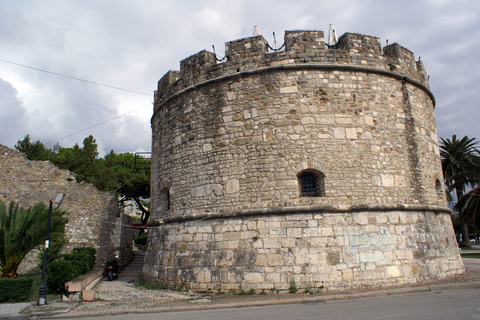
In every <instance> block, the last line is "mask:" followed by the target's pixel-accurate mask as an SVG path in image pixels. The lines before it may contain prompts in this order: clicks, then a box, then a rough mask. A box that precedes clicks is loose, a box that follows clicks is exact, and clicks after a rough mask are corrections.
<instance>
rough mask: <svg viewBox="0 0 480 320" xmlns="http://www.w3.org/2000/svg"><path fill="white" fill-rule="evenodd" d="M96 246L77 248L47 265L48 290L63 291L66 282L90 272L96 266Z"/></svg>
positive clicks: (52, 291)
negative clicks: (61, 258)
mask: <svg viewBox="0 0 480 320" xmlns="http://www.w3.org/2000/svg"><path fill="white" fill-rule="evenodd" d="M95 254H96V251H95V248H91V247H87V248H75V249H73V250H72V252H71V253H69V254H65V255H63V260H58V261H54V262H51V263H49V264H48V266H47V281H46V282H47V290H48V292H49V293H63V292H64V291H65V283H66V282H68V281H70V280H73V279H75V278H76V277H78V276H80V275H82V274H84V273H87V272H89V271H90V270H92V269H93V267H94V266H95Z"/></svg>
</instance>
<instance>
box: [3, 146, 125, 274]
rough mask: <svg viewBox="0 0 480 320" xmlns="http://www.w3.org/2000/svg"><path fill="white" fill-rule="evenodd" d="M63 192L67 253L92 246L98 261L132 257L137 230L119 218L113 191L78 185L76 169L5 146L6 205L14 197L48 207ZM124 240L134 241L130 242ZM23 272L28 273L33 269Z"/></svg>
mask: <svg viewBox="0 0 480 320" xmlns="http://www.w3.org/2000/svg"><path fill="white" fill-rule="evenodd" d="M59 193H65V198H64V200H63V202H62V204H61V207H60V209H63V210H65V211H67V212H68V216H67V218H68V223H67V225H66V228H65V233H66V239H67V243H66V246H65V250H66V251H69V250H71V249H73V248H75V247H88V246H92V247H94V248H96V249H97V264H98V265H102V264H103V263H104V262H105V259H111V258H112V257H113V255H114V254H115V253H119V252H121V253H122V256H121V259H122V263H124V264H126V263H127V262H128V261H130V259H131V258H132V253H131V252H132V250H131V249H132V245H131V240H132V230H131V227H129V226H128V223H129V222H128V221H129V220H128V217H123V215H122V216H120V211H119V207H118V204H117V199H116V197H115V195H114V194H112V193H109V192H100V191H98V190H97V189H96V188H95V187H94V186H93V185H91V184H88V183H77V182H76V176H75V174H74V173H72V172H70V171H68V170H62V169H59V168H57V167H56V166H54V165H53V164H51V163H50V162H49V161H30V160H28V159H26V157H25V155H24V154H23V153H21V152H19V151H17V150H13V149H10V148H8V147H6V146H3V145H0V200H2V201H3V202H4V203H5V204H6V205H8V203H9V202H10V201H15V202H18V203H19V204H20V205H21V206H22V207H24V208H28V207H29V206H32V205H34V204H36V203H38V202H43V203H45V204H46V205H48V201H49V199H55V197H56V195H57V194H59ZM130 225H131V223H130ZM125 238H129V239H130V245H129V246H128V245H127V244H126V243H127V242H128V241H126V240H125ZM122 239H123V242H122ZM29 258H30V259H31V260H32V263H31V264H29V266H30V268H35V266H36V260H35V259H32V257H31V256H30V257H29ZM23 271H28V267H26V268H25V267H24V268H23Z"/></svg>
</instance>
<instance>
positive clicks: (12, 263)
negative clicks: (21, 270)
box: [0, 201, 67, 278]
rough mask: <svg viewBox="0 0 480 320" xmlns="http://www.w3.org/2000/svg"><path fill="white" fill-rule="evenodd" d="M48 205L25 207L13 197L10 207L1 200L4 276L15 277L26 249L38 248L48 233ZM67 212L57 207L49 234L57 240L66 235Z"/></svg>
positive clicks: (0, 256) (0, 261)
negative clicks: (16, 202)
mask: <svg viewBox="0 0 480 320" xmlns="http://www.w3.org/2000/svg"><path fill="white" fill-rule="evenodd" d="M47 220H48V208H47V207H46V206H45V204H43V203H38V204H36V205H34V206H32V207H30V208H28V209H27V210H24V209H23V208H22V207H20V206H19V205H18V204H15V203H14V202H13V201H12V202H10V204H9V205H8V208H7V207H6V206H5V204H4V203H3V202H2V201H0V269H1V272H2V278H16V277H17V269H18V266H19V265H20V262H22V260H23V258H24V257H25V256H26V255H27V253H28V252H29V251H30V250H32V249H34V248H39V247H40V246H41V245H42V244H43V243H44V241H45V238H46V234H47ZM66 222H67V220H66V219H65V218H64V212H63V211H60V210H54V211H53V212H52V220H51V227H50V238H51V240H52V241H54V240H55V239H56V238H61V237H63V235H64V231H65V224H66Z"/></svg>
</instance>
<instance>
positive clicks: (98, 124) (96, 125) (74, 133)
mask: <svg viewBox="0 0 480 320" xmlns="http://www.w3.org/2000/svg"><path fill="white" fill-rule="evenodd" d="M150 104H151V102H149V103H148V104H146V105H144V106H141V107H140V108H137V109H134V110H131V111H128V112H125V113H123V114H121V115H118V116H116V117H114V118H111V119H108V120H105V121H102V122H100V123H97V124H94V125H93V126H90V127H88V128H85V129H82V130H79V131H76V132H73V133H70V134H68V135H66V136H63V137H61V138H58V139H55V140H52V141H48V142H45V144H46V145H47V144H50V143H53V142H57V141H58V140H61V139H65V138H68V137H70V136H73V135H76V134H77V133H80V132H83V131H87V130H89V129H92V128H95V127H98V126H100V125H102V124H105V123H107V122H110V121H112V120H115V119H118V118H120V117H123V116H125V115H127V114H129V113H132V112H135V111H138V110H140V109H143V108H145V107H148V106H149V105H150Z"/></svg>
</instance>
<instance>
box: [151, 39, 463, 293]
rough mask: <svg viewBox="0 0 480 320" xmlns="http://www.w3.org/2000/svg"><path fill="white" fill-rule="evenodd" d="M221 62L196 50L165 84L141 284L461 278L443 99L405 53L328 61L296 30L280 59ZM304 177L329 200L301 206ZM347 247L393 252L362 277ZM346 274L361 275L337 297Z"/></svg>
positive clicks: (353, 50)
mask: <svg viewBox="0 0 480 320" xmlns="http://www.w3.org/2000/svg"><path fill="white" fill-rule="evenodd" d="M225 55H226V58H227V61H226V62H223V63H217V61H216V59H215V55H214V54H213V53H210V52H207V51H201V52H199V53H198V54H195V55H192V56H190V57H188V58H186V59H184V60H183V61H181V63H180V71H170V72H168V73H167V74H166V75H164V76H163V77H162V78H161V79H160V81H159V82H158V90H157V91H156V92H155V107H154V114H153V117H152V121H151V122H152V183H151V212H152V217H151V221H152V223H151V227H155V228H157V229H155V231H153V234H154V236H153V237H151V239H150V241H149V249H148V252H147V261H146V262H147V263H146V265H145V269H144V271H145V273H146V274H147V276H150V277H152V278H155V277H158V278H161V279H162V280H163V281H165V282H166V283H168V284H176V283H177V282H178V281H180V282H182V281H185V282H186V283H187V284H188V285H189V286H191V287H192V288H196V289H212V288H217V287H221V288H229V287H232V286H233V287H234V286H237V285H240V284H242V285H246V284H247V283H248V284H249V285H250V284H251V285H252V288H254V289H261V288H264V289H266V288H271V286H272V285H274V286H275V287H276V288H277V289H278V288H285V287H286V286H288V284H289V279H288V278H290V277H293V276H294V277H295V278H296V277H298V278H299V279H300V281H301V282H303V281H304V282H305V283H307V282H308V283H311V285H314V286H318V285H319V281H320V280H318V279H320V278H323V279H322V280H321V281H323V282H324V286H325V287H329V288H333V289H338V288H340V287H342V286H343V287H362V286H363V287H368V286H374V285H393V284H400V283H412V282H416V281H427V280H431V279H435V278H438V277H445V276H448V275H454V274H459V273H462V272H463V271H464V269H463V264H462V261H461V258H460V255H459V254H458V251H457V250H456V249H455V241H453V240H452V239H453V229H452V228H451V223H450V221H449V219H450V218H449V216H448V214H449V212H450V211H449V210H448V209H447V208H446V199H445V192H444V186H443V175H442V169H441V162H440V156H439V150H438V143H437V135H436V125H435V114H434V107H435V100H434V97H433V95H432V93H431V92H430V90H429V86H428V78H427V76H426V73H425V69H424V67H423V64H422V63H421V62H420V61H415V59H414V55H413V53H412V52H411V51H409V50H408V49H406V48H404V47H402V46H400V45H398V44H396V43H395V44H392V45H390V46H387V47H385V48H383V50H382V48H381V46H380V40H379V39H378V38H376V37H372V36H366V35H360V34H354V33H346V34H344V35H342V36H341V37H340V38H339V43H338V45H337V48H336V49H326V48H325V45H324V38H323V32H322V31H287V32H286V33H285V49H284V51H280V52H269V46H268V43H267V42H266V40H265V39H264V38H263V37H262V36H256V37H251V38H245V39H239V40H235V41H231V42H228V43H226V45H225ZM305 172H313V173H315V174H316V175H317V180H318V181H317V182H316V183H317V184H318V188H319V189H321V192H320V193H319V194H316V195H315V196H305V195H304V194H303V193H302V191H301V189H302V185H301V182H300V179H301V176H302V174H304V173H305ZM352 208H353V209H352ZM413 208H414V209H413ZM306 212H308V214H307V213H306ZM302 213H305V214H302ZM253 216H258V218H255V219H254V218H253ZM357 216H358V217H367V218H366V220H362V221H363V222H365V223H363V222H362V223H359V222H357V221H358V219H360V218H357ZM397 216H400V217H402V220H401V222H398V221H397V220H395V219H396V218H391V217H397ZM327 217H328V218H327ZM422 217H423V218H422ZM362 219H363V218H362ZM333 220H335V221H337V220H338V221H337V223H339V224H340V225H341V226H342V227H338V228H337V227H335V226H334V224H333V223H332V222H331V221H333ZM259 221H263V222H259ZM269 221H270V222H272V225H271V226H270V227H264V224H266V223H267V222H269ZM326 222H328V223H327V224H326V225H325V226H324V225H323V223H326ZM257 223H260V225H257ZM224 228H227V229H224ZM204 230H207V231H204ZM422 230H425V231H422ZM384 231H388V232H386V233H385V232H384ZM242 232H243V233H242ZM352 232H353V233H352ZM361 232H363V238H362V237H361V236H360V233H361ZM402 232H410V233H412V237H413V238H406V237H405V236H403V235H402V234H403V233H402ZM297 233H298V234H297ZM351 233H352V235H353V234H356V233H358V241H359V242H363V241H367V244H366V245H365V247H362V244H359V246H360V248H363V249H365V250H367V247H368V246H369V243H371V241H374V242H375V241H377V240H378V239H382V240H381V241H388V242H389V243H392V246H390V247H388V248H387V247H385V246H380V247H378V248H377V247H375V246H374V249H372V250H373V251H372V250H370V251H369V249H368V250H367V251H365V253H362V254H360V253H359V255H360V257H366V256H369V254H370V256H372V257H373V258H375V257H377V256H378V257H382V259H378V261H374V260H372V259H373V258H372V259H371V261H370V260H368V261H367V263H364V264H363V265H362V264H361V261H363V260H362V259H360V260H358V259H357V260H358V261H357V260H355V261H356V262H355V261H353V260H351V255H352V254H351V252H350V251H349V250H354V251H355V250H357V252H360V251H359V250H363V249H359V248H354V247H355V246H353V247H352V245H351V242H350V241H351V239H356V238H355V237H354V236H345V235H346V234H351ZM149 234H150V235H152V233H149ZM255 234H256V235H257V236H258V237H259V239H261V240H262V241H258V240H257V241H253V240H252V239H253V237H255ZM377 235H378V236H377ZM319 237H321V239H320V238H319ZM423 238H425V239H426V240H425V241H423V240H421V239H423ZM221 239H223V240H221ZM369 239H373V240H369ZM375 239H376V240H375ZM385 239H388V240H385ZM354 241H356V240H354ZM368 241H370V242H368ZM402 241H405V242H402ZM265 243H267V245H265ZM272 243H276V244H277V245H278V246H277V247H275V246H271V244H272ZM293 244H295V245H293ZM393 244H394V245H393ZM222 246H224V247H222ZM225 246H227V247H225ZM296 248H303V249H302V250H301V252H297V251H296V250H297V249H296ZM430 248H435V249H434V251H435V252H434V251H432V250H433V249H432V250H430ZM245 249H248V250H246V251H245ZM429 250H430V251H429ZM209 252H210V253H209ZM237 252H238V253H241V252H248V253H246V254H245V255H244V254H243V253H242V254H240V255H239V256H237ZM313 252H315V253H313ZM380 252H383V253H381V254H380ZM276 255H278V257H281V259H280V258H279V259H276V258H269V257H270V256H271V257H277V256H276ZM261 257H263V258H261ZM399 257H400V258H399ZM225 259H226V260H227V262H225V261H224V260H225ZM262 259H263V260H262ZM265 259H266V260H265ZM269 259H275V261H277V262H279V261H280V260H282V263H279V264H276V263H277V262H272V263H273V264H270V262H268V261H269ZM368 259H370V258H368ZM375 259H376V258H375ZM265 261H267V262H265ZM300 261H303V262H301V263H300ZM305 261H307V262H305ZM308 261H309V262H308ZM218 263H221V264H222V265H224V267H222V268H223V269H222V268H219V266H218ZM367 265H368V269H367ZM432 265H433V266H434V267H429V266H432ZM300 266H302V267H300ZM373 266H375V267H373ZM408 266H410V267H411V268H417V267H413V266H418V268H417V269H415V271H408ZM440 269H441V272H440V273H438V272H437V271H438V270H440ZM231 270H234V271H231ZM235 270H236V271H235ZM254 270H255V271H254ZM326 270H328V272H332V273H333V274H334V276H326V274H327V273H328V272H327V271H326ZM387 270H388V272H389V273H388V272H387ZM230 272H233V273H230ZM339 272H340V273H345V274H347V273H348V274H350V275H355V276H354V277H353V276H352V277H353V278H352V277H350V276H345V278H344V280H343V282H342V281H340V280H339V279H340V278H341V277H340V278H339V276H338V274H339ZM387 273H388V274H387ZM206 274H209V276H202V275H206ZM269 274H271V276H272V277H273V276H274V277H277V278H275V279H276V280H275V281H273V280H268V279H267V275H269ZM392 275H394V276H392ZM225 276H226V278H225ZM202 277H203V278H202ZM251 277H255V279H257V280H258V281H256V282H255V283H250V280H248V281H247V278H248V279H251ZM225 279H227V280H225ZM260 279H263V280H262V281H260ZM312 279H317V280H312ZM363 279H365V281H364V280H363ZM309 285H310V284H309Z"/></svg>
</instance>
